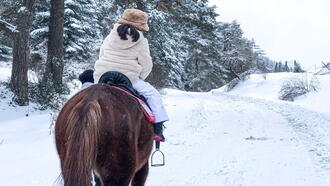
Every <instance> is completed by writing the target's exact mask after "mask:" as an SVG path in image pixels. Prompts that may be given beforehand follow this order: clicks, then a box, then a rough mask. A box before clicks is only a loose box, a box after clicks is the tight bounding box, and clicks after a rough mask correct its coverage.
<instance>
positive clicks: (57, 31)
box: [43, 0, 64, 92]
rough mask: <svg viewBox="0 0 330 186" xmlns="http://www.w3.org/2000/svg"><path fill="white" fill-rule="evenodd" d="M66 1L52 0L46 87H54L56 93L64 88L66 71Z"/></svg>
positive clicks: (44, 78)
mask: <svg viewBox="0 0 330 186" xmlns="http://www.w3.org/2000/svg"><path fill="white" fill-rule="evenodd" d="M63 33H64V0H51V9H50V21H49V36H48V55H47V64H46V71H45V74H44V77H43V84H44V86H46V87H47V86H53V88H55V90H56V92H59V91H60V90H61V87H62V83H63V82H62V78H63V70H64V37H63Z"/></svg>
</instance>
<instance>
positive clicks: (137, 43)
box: [94, 9, 169, 142]
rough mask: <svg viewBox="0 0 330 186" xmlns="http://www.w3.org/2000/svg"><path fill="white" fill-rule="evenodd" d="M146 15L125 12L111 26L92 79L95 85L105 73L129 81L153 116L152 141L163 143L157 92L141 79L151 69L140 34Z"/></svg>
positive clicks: (165, 117)
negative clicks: (116, 75)
mask: <svg viewBox="0 0 330 186" xmlns="http://www.w3.org/2000/svg"><path fill="white" fill-rule="evenodd" d="M147 21H148V15H147V14H146V13H145V12H143V11H141V10H138V9H126V10H125V11H124V14H123V16H122V18H121V19H119V20H118V22H117V23H115V25H114V27H113V29H112V31H111V32H110V34H109V35H108V36H107V37H106V38H105V40H104V41H103V43H102V46H101V48H100V55H99V59H98V60H97V61H96V62H95V66H94V80H95V82H99V80H100V78H101V76H102V75H103V74H104V73H106V72H108V71H117V72H120V73H122V74H124V75H125V76H127V77H128V79H129V80H130V81H131V83H132V85H133V88H134V89H135V90H136V91H137V92H138V93H139V94H141V95H143V96H144V97H145V98H146V101H147V103H148V105H149V106H150V108H151V110H152V112H153V113H154V115H155V123H154V132H155V140H156V141H162V142H163V141H165V137H164V135H163V124H164V122H165V121H168V120H169V118H168V115H167V113H166V110H165V108H164V105H163V101H162V98H161V95H160V94H159V92H158V91H157V90H156V89H155V88H154V87H153V86H152V85H150V84H149V83H148V82H146V81H145V79H146V78H147V77H148V75H149V74H150V72H151V70H152V66H153V63H152V59H151V56H150V50H149V44H148V40H147V39H146V38H145V37H144V35H143V31H148V30H149V26H148V23H147Z"/></svg>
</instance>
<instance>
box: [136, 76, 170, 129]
mask: <svg viewBox="0 0 330 186" xmlns="http://www.w3.org/2000/svg"><path fill="white" fill-rule="evenodd" d="M133 88H134V89H135V90H136V91H138V92H139V94H141V95H143V96H144V97H145V98H146V100H147V102H148V104H149V106H150V108H151V111H152V112H153V113H154V115H155V122H156V123H158V122H163V121H168V120H169V118H168V116H167V113H166V111H165V108H164V104H163V101H162V97H161V95H160V94H159V92H158V91H157V90H156V89H155V88H154V87H153V86H152V85H150V84H149V83H147V82H145V81H143V80H138V81H137V82H135V83H134V84H133Z"/></svg>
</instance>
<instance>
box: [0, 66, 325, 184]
mask: <svg viewBox="0 0 330 186" xmlns="http://www.w3.org/2000/svg"><path fill="white" fill-rule="evenodd" d="M0 69H1V68H0ZM7 69H8V68H7ZM5 71H6V70H4V69H3V70H2V72H5ZM6 76H9V75H8V72H6V73H0V80H1V81H2V80H4V79H6V78H7V77H6ZM291 76H294V75H293V74H289V73H286V74H285V73H283V74H269V75H268V76H267V79H266V80H264V79H262V77H259V75H252V76H251V78H250V79H248V80H246V81H245V82H243V83H241V84H239V85H238V87H236V88H235V89H234V90H233V91H232V92H229V93H226V92H224V91H223V88H222V89H219V90H213V91H211V92H209V93H188V92H182V91H178V90H171V89H165V90H163V91H162V92H161V93H162V95H163V98H164V103H165V106H166V108H167V110H168V112H169V116H170V118H171V120H170V121H169V122H167V123H166V127H167V129H166V130H165V136H166V138H167V142H165V143H162V144H161V150H162V151H163V152H164V153H165V157H166V165H165V166H164V167H158V168H153V167H151V168H150V173H149V177H148V180H147V184H146V185H147V186H151V185H166V186H185V185H189V186H201V185H208V186H218V185H225V186H239V185H242V186H264V185H267V186H279V185H281V186H282V185H283V186H284V185H285V186H296V185H299V186H310V185H313V186H325V185H330V177H329V174H330V116H329V115H327V114H322V113H321V111H322V110H321V109H320V108H315V110H314V111H312V110H310V109H309V108H305V106H303V104H302V103H303V102H305V103H307V101H309V102H311V103H312V102H314V103H315V102H316V100H317V99H322V98H323V99H324V98H325V97H323V96H326V93H329V92H330V90H329V88H328V86H326V85H328V84H327V83H329V81H330V78H329V77H328V76H323V77H320V82H321V84H320V86H321V87H322V89H321V90H320V91H319V92H317V93H313V94H310V95H306V97H301V98H299V99H298V100H296V102H297V103H288V102H283V101H279V100H277V96H276V92H277V90H278V88H279V84H280V82H281V81H282V80H283V79H285V78H288V77H291ZM0 89H1V91H6V90H5V89H4V87H2V86H0ZM328 95H329V94H328ZM8 102H9V97H7V98H5V99H1V101H0V109H1V110H2V112H0V117H1V121H0V165H1V169H0V180H1V185H6V186H17V185H22V186H25V185H27V186H30V185H31V186H48V185H49V186H51V185H59V184H56V182H57V179H58V176H59V173H60V169H59V159H58V157H57V153H56V149H55V145H54V134H53V133H52V130H51V127H50V126H51V123H52V116H51V115H50V114H49V112H50V111H43V112H40V111H34V112H33V113H32V114H31V115H30V116H29V117H26V116H25V113H26V108H24V107H23V108H22V107H12V106H8ZM323 102H325V100H323ZM317 104H319V103H317ZM18 178H19V179H18Z"/></svg>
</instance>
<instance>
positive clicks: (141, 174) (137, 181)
mask: <svg viewBox="0 0 330 186" xmlns="http://www.w3.org/2000/svg"><path fill="white" fill-rule="evenodd" d="M148 173H149V163H148V162H147V163H146V164H145V165H144V166H143V167H142V168H141V169H140V170H139V171H138V172H136V173H135V175H134V178H133V181H132V186H144V184H145V183H146V180H147V176H148Z"/></svg>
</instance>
